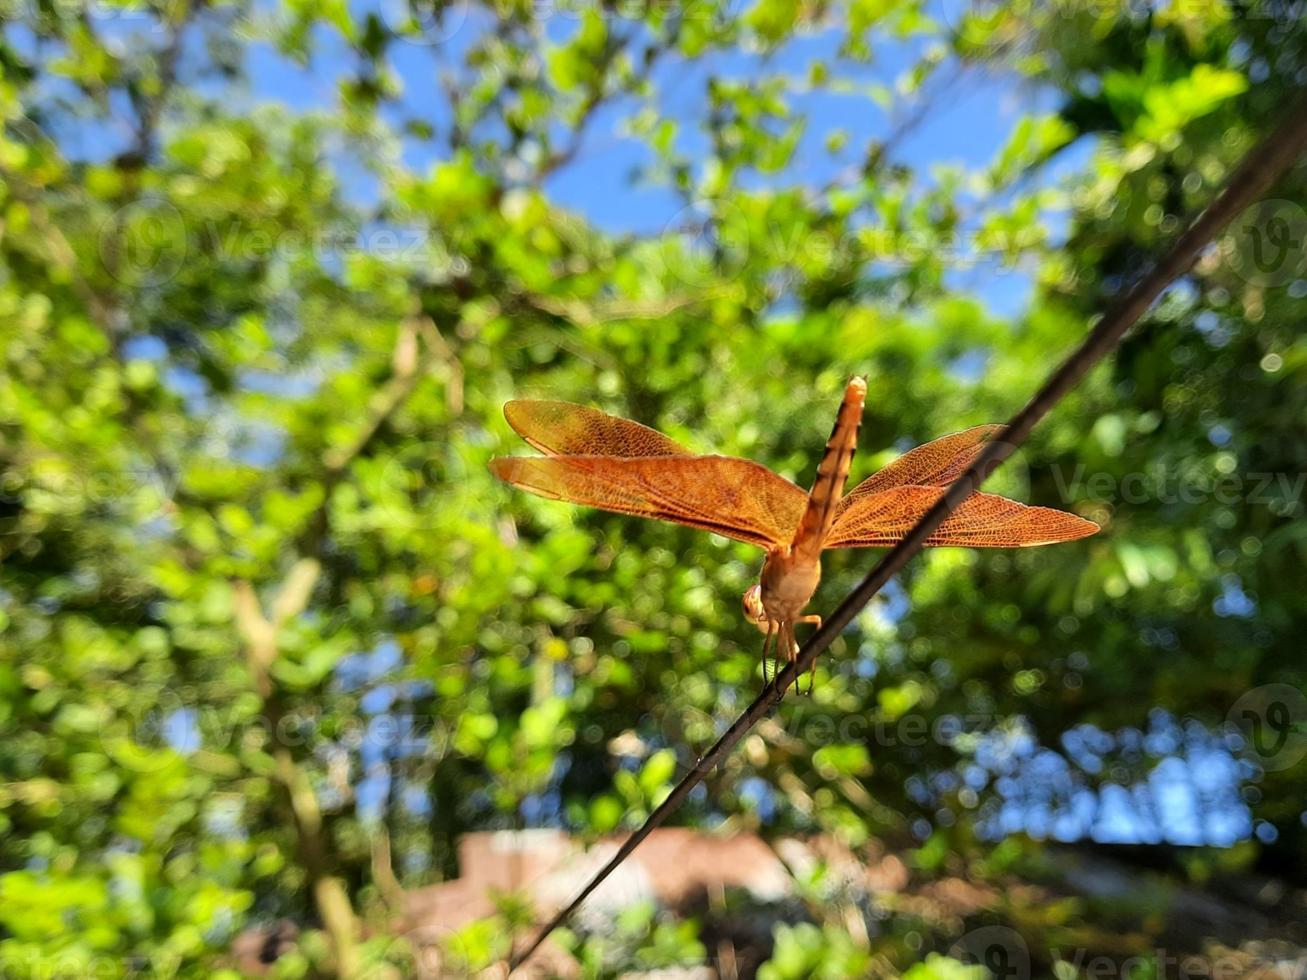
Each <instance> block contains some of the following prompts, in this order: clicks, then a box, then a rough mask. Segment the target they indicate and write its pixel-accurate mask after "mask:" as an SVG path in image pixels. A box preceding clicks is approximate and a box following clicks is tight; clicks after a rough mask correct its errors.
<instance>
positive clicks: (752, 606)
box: [742, 585, 767, 623]
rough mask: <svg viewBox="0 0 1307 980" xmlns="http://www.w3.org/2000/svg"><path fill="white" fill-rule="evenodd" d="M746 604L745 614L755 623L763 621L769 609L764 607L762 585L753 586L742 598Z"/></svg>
mask: <svg viewBox="0 0 1307 980" xmlns="http://www.w3.org/2000/svg"><path fill="white" fill-rule="evenodd" d="M742 604H743V605H744V616H745V618H746V619H749V620H751V621H753V622H755V623H761V622H763V621H764V620H766V618H767V611H766V610H765V609H763V607H762V586H761V585H754V586H751V587H750V588H749V589H748V590H747V591H746V592H745V593H744V597H743V599H742Z"/></svg>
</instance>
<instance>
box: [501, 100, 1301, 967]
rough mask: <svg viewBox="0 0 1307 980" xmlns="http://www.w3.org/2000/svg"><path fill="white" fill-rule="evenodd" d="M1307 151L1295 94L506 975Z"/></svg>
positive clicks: (512, 963) (511, 964)
mask: <svg viewBox="0 0 1307 980" xmlns="http://www.w3.org/2000/svg"><path fill="white" fill-rule="evenodd" d="M1304 151H1307V96H1304V95H1301V94H1300V95H1299V97H1298V98H1297V99H1296V100H1295V102H1294V105H1293V107H1292V108H1291V109H1290V111H1289V113H1288V115H1287V117H1286V120H1285V121H1284V122H1283V123H1282V124H1281V125H1280V127H1279V128H1278V129H1276V130H1275V131H1274V132H1273V133H1271V135H1270V136H1268V137H1266V139H1264V140H1263V141H1262V142H1261V143H1260V144H1259V145H1258V146H1256V147H1254V148H1253V149H1252V150H1251V151H1250V152H1249V153H1248V154H1247V155H1246V156H1245V157H1244V159H1243V162H1242V163H1241V164H1240V165H1239V167H1238V169H1237V170H1236V171H1235V172H1234V174H1233V175H1231V177H1230V179H1229V181H1228V182H1227V183H1226V185H1225V188H1224V189H1223V190H1222V191H1221V193H1220V194H1219V195H1218V196H1217V197H1216V199H1215V200H1214V201H1213V202H1212V203H1211V204H1210V205H1209V206H1208V208H1207V209H1206V210H1205V211H1204V212H1203V213H1202V214H1201V215H1199V216H1198V218H1197V219H1196V220H1195V221H1194V222H1193V223H1192V224H1191V225H1190V226H1189V228H1188V230H1187V231H1186V232H1185V233H1184V234H1183V235H1181V236H1180V237H1179V238H1178V239H1177V240H1176V241H1175V243H1174V244H1173V245H1172V246H1171V248H1170V249H1169V250H1168V251H1167V252H1166V254H1165V255H1164V256H1163V257H1162V258H1161V260H1160V261H1158V263H1157V264H1156V265H1155V266H1154V267H1153V268H1152V269H1151V270H1150V271H1149V272H1148V273H1147V274H1146V275H1144V276H1143V277H1142V278H1140V279H1139V280H1138V281H1137V282H1136V283H1135V285H1134V286H1133V287H1131V288H1130V289H1129V290H1127V291H1126V292H1125V293H1123V294H1122V295H1121V296H1120V297H1119V298H1117V299H1116V300H1115V301H1114V302H1113V303H1112V304H1111V305H1110V306H1109V307H1108V309H1107V311H1106V312H1105V313H1104V314H1103V317H1102V319H1100V320H1099V321H1098V323H1097V325H1095V327H1094V328H1093V329H1092V330H1091V331H1090V332H1089V335H1088V336H1087V337H1086V338H1085V339H1084V341H1082V342H1081V344H1080V346H1079V347H1077V348H1076V349H1075V351H1074V352H1073V353H1072V354H1071V356H1070V357H1068V358H1067V359H1066V360H1065V361H1064V362H1063V363H1062V365H1061V366H1060V367H1059V368H1058V369H1057V370H1055V371H1054V372H1053V373H1052V375H1050V376H1049V378H1048V380H1047V381H1046V382H1044V385H1043V387H1042V388H1040V389H1039V390H1038V391H1037V392H1036V393H1035V394H1034V396H1033V397H1032V398H1031V399H1030V401H1028V402H1027V403H1026V405H1025V407H1023V408H1022V409H1021V410H1020V411H1019V412H1017V414H1016V415H1014V416H1012V418H1011V420H1010V421H1009V422H1008V423H1007V425H1006V426H1005V427H1004V429H1003V431H1002V432H1001V433H999V435H998V437H997V438H996V439H995V440H994V441H992V442H990V443H988V444H987V445H986V447H985V449H984V451H983V452H982V453H981V454H980V455H979V456H978V457H977V458H976V460H975V461H974V462H973V463H972V464H971V465H970V466H969V467H967V469H966V471H965V472H963V474H962V475H961V476H959V477H958V478H957V479H956V480H954V481H953V483H952V484H950V486H949V488H948V490H946V491H945V493H944V494H943V496H941V497H940V499H939V500H937V501H936V502H935V504H934V506H932V507H931V508H930V510H928V511H926V513H925V514H924V515H922V517H921V519H920V520H919V521H917V523H916V525H915V526H913V528H912V530H910V531H909V532H908V533H907V534H906V535H904V537H903V539H902V540H901V541H899V543H898V544H896V545H895V546H894V547H893V548H891V549H890V550H889V551H888V552H887V553H886V554H885V556H884V557H883V558H881V560H880V561H879V562H878V563H877V564H876V566H875V567H874V568H873V569H872V570H871V571H870V572H869V573H868V574H867V577H866V578H864V579H863V580H862V581H861V582H860V583H859V584H858V586H857V588H855V589H854V590H853V591H852V592H851V593H849V595H848V596H847V597H846V598H845V599H844V601H843V602H841V603H840V604H839V606H838V607H836V609H835V611H834V612H833V613H831V615H830V616H829V617H827V618H826V620H825V622H824V623H823V624H822V626H821V628H820V629H818V630H817V632H816V633H814V634H813V635H812V636H811V637H810V638H809V639H808V642H807V643H805V644H804V645H803V648H802V649H801V650H800V651H799V655H798V657H797V658H796V659H795V660H794V661H793V662H792V663H790V664H788V665H787V666H786V667H785V669H784V670H782V671H781V672H780V673H779V674H778V675H777V676H776V677H774V678H773V679H772V682H771V684H769V685H768V686H767V687H765V688H763V690H762V693H761V694H759V695H758V697H757V698H755V699H754V701H753V703H752V704H750V705H749V707H748V708H746V709H745V711H744V713H743V714H742V715H740V717H739V718H737V719H736V720H735V723H734V724H732V725H731V727H730V728H728V729H727V730H726V731H725V733H723V735H722V736H721V738H719V739H718V740H717V742H716V743H715V744H714V745H713V747H712V748H710V749H709V750H708V751H707V752H706V753H705V754H704V755H703V756H702V757H701V758H700V759H699V761H698V762H696V763H695V765H694V767H693V768H692V769H691V770H690V772H688V773H687V774H686V775H685V776H684V777H683V778H682V779H681V781H680V782H679V783H677V784H676V786H675V787H673V788H672V791H671V793H670V794H669V795H668V796H667V798H666V799H665V800H663V802H662V803H661V804H660V805H659V806H658V807H657V808H656V809H655V810H654V811H653V813H651V814H650V815H649V817H648V819H646V820H645V822H644V824H643V825H642V826H641V827H640V829H639V830H637V831H636V832H635V833H634V834H632V835H631V836H630V837H629V838H627V840H626V841H625V843H623V844H622V846H621V847H620V848H618V850H617V853H616V854H614V855H613V857H612V859H611V860H610V861H609V862H608V863H607V864H605V865H604V866H603V867H602V868H601V869H599V871H598V872H597V873H596V874H595V875H594V876H593V877H592V878H591V879H590V880H589V881H588V882H586V885H585V887H584V888H582V889H581V891H580V893H579V894H578V895H577V896H576V898H574V899H573V900H572V901H571V902H570V903H569V904H568V905H567V906H566V907H564V908H563V909H562V910H561V911H559V912H558V913H557V914H555V915H554V917H553V918H552V919H550V920H549V921H548V922H547V923H546V924H545V925H544V927H543V928H541V929H540V931H539V932H538V933H536V935H535V937H534V938H533V939H532V940H531V942H530V943H529V944H528V945H527V946H526V947H525V948H524V949H523V950H522V951H521V952H518V953H515V954H513V955H512V956H511V957H510V959H509V962H508V970H509V972H510V973H511V972H512V971H513V970H515V969H517V968H518V967H519V966H521V965H522V964H523V963H524V962H525V961H526V960H527V958H528V957H530V956H531V954H532V953H534V952H535V951H536V950H537V949H538V948H539V947H540V944H541V943H543V942H544V941H545V939H546V937H548V935H549V934H550V933H551V932H553V931H554V930H555V929H556V928H558V927H559V926H560V925H562V924H563V923H564V922H566V921H567V919H568V918H569V917H570V916H571V915H572V913H573V912H575V911H576V909H577V908H578V907H579V906H580V905H581V903H582V902H583V901H585V899H586V898H587V897H588V896H589V895H590V893H591V892H593V891H594V890H595V889H596V888H598V887H599V885H600V884H601V883H602V882H603V881H604V879H605V878H607V877H608V876H609V875H610V874H612V872H613V871H614V870H616V868H617V867H618V866H619V865H620V864H621V863H622V862H623V861H625V860H626V859H627V858H628V857H629V856H630V854H631V852H632V851H634V850H635V849H636V847H637V846H638V845H639V844H640V842H641V841H643V840H644V839H645V838H646V837H648V836H649V834H650V833H651V832H652V831H653V830H654V829H655V828H657V827H658V826H659V825H661V824H662V823H663V821H665V820H666V819H667V818H668V816H670V815H671V813H672V812H673V811H675V810H676V809H677V808H678V807H679V806H680V805H681V803H682V802H683V801H684V800H685V798H686V797H687V796H689V795H690V791H691V790H693V789H694V787H696V786H697V785H699V783H701V782H702V781H703V778H704V776H706V775H707V774H708V773H709V772H710V771H711V770H712V769H713V768H714V767H715V766H716V765H717V763H718V762H720V761H721V760H722V758H724V757H725V756H726V754H727V753H728V752H730V751H731V749H732V748H734V747H735V744H736V743H737V742H739V741H740V739H741V738H743V737H744V735H745V733H746V732H748V731H749V729H751V728H752V727H753V726H754V725H755V724H757V723H758V722H759V721H760V720H761V719H762V718H763V717H764V716H766V715H768V714H770V713H771V711H772V709H773V708H775V706H776V705H777V704H779V703H780V700H781V698H782V697H784V696H785V691H786V689H787V688H788V687H789V685H790V684H791V683H793V682H794V681H795V680H796V679H797V678H798V677H800V676H801V675H802V674H803V672H804V671H806V670H808V669H809V668H811V667H812V665H813V663H814V662H815V661H816V659H817V657H818V655H820V654H821V653H822V652H823V651H824V650H825V649H826V648H827V647H829V646H830V645H831V642H832V641H833V640H834V639H835V637H836V636H838V635H839V634H840V632H842V631H843V630H844V628H845V627H846V626H848V625H849V623H851V622H852V621H853V617H854V616H856V615H857V614H858V612H859V611H860V610H861V609H862V607H863V606H865V605H866V604H867V602H868V601H869V600H870V599H871V597H872V596H874V595H875V594H876V593H877V592H879V591H880V590H881V589H882V588H884V587H885V585H886V583H887V582H889V580H890V579H891V578H892V577H893V576H894V575H896V574H897V573H898V572H899V571H900V570H901V569H902V568H903V566H904V565H906V564H907V563H908V560H909V559H911V558H912V556H913V555H915V554H916V553H917V552H918V551H920V550H921V549H922V547H923V546H924V545H925V543H926V539H927V538H928V537H930V535H931V534H932V533H933V532H934V531H935V529H936V528H938V527H939V526H940V524H942V523H943V522H944V521H945V520H946V519H947V518H948V516H949V515H950V514H951V513H953V511H954V510H956V509H957V507H958V506H959V505H960V504H961V503H962V502H963V501H964V500H965V499H966V498H967V497H968V496H970V495H971V493H972V492H973V491H975V490H977V489H978V488H979V487H980V485H981V484H982V483H983V482H984V481H985V478H986V477H988V476H989V475H990V474H991V473H992V472H994V470H995V469H997V468H998V466H999V465H1000V464H1002V462H1003V461H1004V460H1005V459H1007V458H1008V457H1009V456H1011V455H1012V454H1013V453H1014V452H1015V451H1016V450H1017V448H1018V447H1019V446H1020V445H1021V444H1022V443H1023V442H1025V441H1026V438H1027V437H1028V436H1029V435H1030V432H1031V430H1032V429H1034V427H1035V425H1036V423H1038V422H1039V420H1040V419H1042V418H1043V417H1044V416H1045V415H1047V414H1048V413H1049V412H1050V411H1051V410H1052V409H1053V407H1054V406H1055V405H1057V403H1058V402H1059V401H1061V400H1062V398H1064V397H1065V396H1066V395H1067V394H1068V393H1069V392H1070V391H1071V389H1072V388H1074V387H1075V386H1076V384H1077V383H1078V382H1079V381H1080V379H1081V378H1083V377H1084V376H1085V374H1086V373H1088V371H1089V370H1090V368H1092V367H1093V366H1094V365H1095V364H1097V363H1098V362H1099V361H1101V360H1102V359H1103V358H1104V357H1106V356H1107V355H1108V354H1109V353H1110V352H1111V351H1112V350H1113V348H1115V347H1116V345H1117V344H1118V343H1120V341H1121V338H1122V337H1124V336H1125V334H1126V332H1127V331H1128V330H1129V329H1130V328H1131V327H1132V326H1134V324H1135V323H1136V322H1138V320H1139V318H1140V317H1141V316H1143V315H1144V313H1145V312H1146V311H1147V310H1148V308H1149V307H1150V306H1152V305H1153V302H1154V301H1155V300H1156V299H1157V297H1158V296H1160V295H1161V294H1162V291H1163V290H1164V289H1166V288H1167V287H1168V286H1169V285H1171V283H1172V282H1174V281H1175V280H1176V279H1178V278H1179V277H1180V276H1182V275H1184V274H1185V273H1186V272H1188V271H1189V269H1190V268H1191V267H1192V266H1193V264H1194V263H1195V262H1196V261H1197V260H1198V257H1199V255H1200V254H1201V253H1202V251H1203V249H1205V248H1206V247H1207V246H1208V245H1209V244H1210V243H1211V242H1212V241H1213V240H1214V239H1215V238H1216V236H1217V235H1218V234H1220V232H1221V230H1222V229H1223V228H1225V226H1226V225H1228V224H1229V223H1230V222H1231V221H1232V220H1234V218H1235V217H1236V216H1237V215H1239V214H1240V213H1241V212H1243V211H1244V210H1245V209H1246V208H1248V207H1249V206H1250V205H1252V204H1254V203H1255V202H1256V201H1257V200H1258V199H1259V198H1260V197H1261V196H1262V195H1263V194H1264V193H1266V192H1267V191H1268V190H1270V188H1271V187H1272V185H1274V184H1275V182H1276V181H1277V180H1279V179H1280V178H1281V177H1282V176H1284V174H1285V173H1286V172H1288V170H1289V169H1290V168H1291V167H1292V166H1293V165H1294V164H1295V163H1296V162H1297V161H1298V160H1299V158H1300V157H1302V155H1303V153H1304Z"/></svg>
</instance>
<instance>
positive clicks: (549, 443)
mask: <svg viewBox="0 0 1307 980" xmlns="http://www.w3.org/2000/svg"><path fill="white" fill-rule="evenodd" d="M504 418H506V419H508V424H509V425H511V426H512V427H513V429H514V431H515V432H517V434H518V435H520V436H521V437H522V438H523V439H525V440H526V441H527V442H528V443H530V444H531V445H532V446H534V447H535V448H536V449H538V450H540V451H541V452H542V453H544V454H546V455H547V456H689V455H691V454H690V451H689V450H688V449H686V448H685V447H684V446H682V445H680V444H678V443H676V442H673V441H672V440H671V439H669V438H667V436H665V435H663V434H662V433H661V432H658V431H656V430H654V429H651V428H649V427H648V426H645V425H641V424H640V423H638V422H632V421H630V420H629V419H621V418H618V417H617V416H615V415H609V414H608V413H607V412H601V411H599V410H598V409H597V408H588V407H587V406H585V405H573V404H572V403H571V402H551V401H535V400H517V401H510V402H508V403H507V404H506V405H505V406H504Z"/></svg>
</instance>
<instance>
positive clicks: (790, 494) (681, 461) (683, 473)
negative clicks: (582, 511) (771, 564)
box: [490, 456, 808, 548]
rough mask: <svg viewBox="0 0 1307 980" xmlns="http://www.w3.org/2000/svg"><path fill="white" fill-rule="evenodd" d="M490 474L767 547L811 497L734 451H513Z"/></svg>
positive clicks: (784, 535) (783, 537) (784, 536)
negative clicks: (551, 453)
mask: <svg viewBox="0 0 1307 980" xmlns="http://www.w3.org/2000/svg"><path fill="white" fill-rule="evenodd" d="M490 471H491V472H492V473H494V474H495V476H497V477H499V478H500V479H501V480H504V481H506V482H508V483H511V484H513V485H514V486H516V487H521V488H522V489H523V490H529V491H531V492H532V493H535V494H539V495H540V496H542V497H549V498H552V499H555V500H569V501H571V502H572V503H574V504H583V505H585V506H587V507H597V508H599V509H600V510H608V511H614V512H616V513H619V514H631V515H634V516H636V517H647V518H651V519H654V520H661V521H671V522H672V523H674V524H684V525H687V526H689V527H696V528H700V529H701V530H705V531H712V532H714V533H715V534H721V535H723V536H725V537H728V538H734V539H735V540H737V541H747V542H748V543H749V544H756V545H758V546H759V547H762V548H775V547H778V546H780V545H781V544H782V543H788V542H789V540H790V538H791V536H792V535H793V534H794V529H795V528H796V527H797V526H798V523H799V520H800V519H801V518H802V516H803V509H804V507H805V506H806V504H807V499H808V496H807V494H805V493H804V492H803V491H802V490H801V489H799V488H798V487H797V486H795V485H794V484H793V483H791V482H790V481H789V480H786V479H785V478H784V477H782V476H778V475H777V474H775V473H773V472H772V471H771V470H769V469H767V467H765V466H761V465H759V464H758V463H754V462H751V461H749V460H747V459H735V458H733V457H730V456H645V457H634V458H625V459H619V458H614V457H612V456H547V457H543V458H542V457H535V456H508V457H504V458H501V459H494V460H491V461H490Z"/></svg>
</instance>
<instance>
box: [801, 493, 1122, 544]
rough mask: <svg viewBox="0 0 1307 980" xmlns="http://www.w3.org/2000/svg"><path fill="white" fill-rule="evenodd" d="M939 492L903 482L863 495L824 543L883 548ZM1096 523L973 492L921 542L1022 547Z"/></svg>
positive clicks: (1084, 531)
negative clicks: (905, 484)
mask: <svg viewBox="0 0 1307 980" xmlns="http://www.w3.org/2000/svg"><path fill="white" fill-rule="evenodd" d="M943 495H944V488H943V487H928V486H905V487H894V488H892V489H889V490H882V491H881V492H879V493H870V494H863V495H861V496H860V497H859V498H858V499H856V500H854V501H852V502H851V503H850V504H849V505H848V507H846V508H845V509H844V512H843V513H842V514H840V516H839V517H838V518H836V520H835V526H834V527H832V528H831V532H830V535H829V537H828V538H827V539H826V547H828V548H885V547H889V546H890V545H893V544H895V543H896V542H897V541H899V540H900V539H901V538H902V537H903V536H904V535H905V534H907V532H908V531H909V529H911V527H912V526H913V525H914V524H915V523H916V522H917V521H918V519H920V517H921V516H922V515H923V514H925V513H926V511H927V510H929V509H930V508H931V507H932V506H933V505H934V503H935V501H936V500H938V499H939V498H940V497H942V496H943ZM1098 529H1099V528H1098V525H1097V524H1095V523H1094V522H1093V521H1087V520H1085V519H1084V518H1083V517H1078V516H1076V515H1075V514H1068V513H1067V512H1066V511H1061V510H1054V509H1053V508H1051V507H1030V506H1027V505H1026V504H1022V503H1018V502H1017V501H1015V500H1008V499H1007V498H1006V497H999V496H997V495H995V494H992V493H973V494H972V495H971V496H970V497H968V498H967V499H966V500H965V501H963V503H962V506H961V507H959V508H958V509H957V510H955V511H954V512H953V513H952V514H951V515H950V516H949V518H948V520H946V521H945V522H944V523H943V524H941V525H940V526H939V527H938V528H936V529H935V531H934V533H932V534H931V535H930V537H928V538H927V539H926V545H927V547H936V548H938V547H945V546H950V545H952V546H959V547H967V548H1027V547H1033V546H1035V545H1041V544H1055V543H1056V542H1059V541H1074V540H1075V539H1076V538H1083V537H1087V536H1089V535H1091V534H1093V533H1095V532H1096V531H1097V530H1098Z"/></svg>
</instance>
